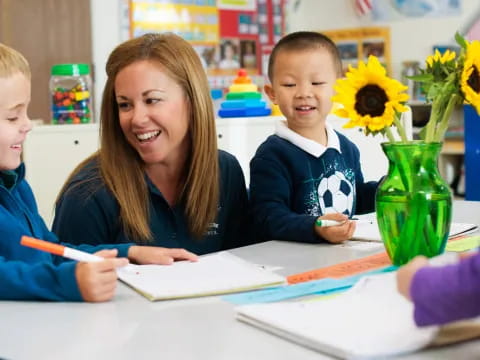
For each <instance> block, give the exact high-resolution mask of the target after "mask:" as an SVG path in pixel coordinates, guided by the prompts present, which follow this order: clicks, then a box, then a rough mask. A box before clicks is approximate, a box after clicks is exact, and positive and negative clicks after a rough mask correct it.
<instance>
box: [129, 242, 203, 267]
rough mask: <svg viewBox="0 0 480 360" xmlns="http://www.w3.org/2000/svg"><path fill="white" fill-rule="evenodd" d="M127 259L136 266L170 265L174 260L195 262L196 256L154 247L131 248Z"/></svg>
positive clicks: (187, 252)
mask: <svg viewBox="0 0 480 360" xmlns="http://www.w3.org/2000/svg"><path fill="white" fill-rule="evenodd" d="M128 258H129V259H130V260H132V261H133V262H135V263H137V264H160V265H170V264H172V263H173V262H174V261H176V260H190V261H197V260H198V256H197V255H195V254H194V253H191V252H190V251H187V250H185V249H167V248H163V247H156V246H136V245H134V246H131V247H130V249H129V250H128Z"/></svg>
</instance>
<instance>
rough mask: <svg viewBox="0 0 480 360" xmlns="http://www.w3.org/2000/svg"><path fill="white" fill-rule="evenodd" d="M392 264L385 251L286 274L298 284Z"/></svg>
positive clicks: (339, 276)
mask: <svg viewBox="0 0 480 360" xmlns="http://www.w3.org/2000/svg"><path fill="white" fill-rule="evenodd" d="M388 265H392V262H391V260H390V258H389V257H388V255H387V253H386V252H382V253H380V254H375V255H370V256H367V257H364V258H361V259H356V260H351V261H347V262H343V263H339V264H335V265H332V266H327V267H324V268H320V269H316V270H310V271H307V272H304V273H300V274H294V275H290V276H287V281H288V283H289V284H298V283H301V282H305V281H310V280H317V279H323V278H327V277H328V278H341V277H344V276H350V275H354V274H358V273H361V272H365V271H369V270H374V269H378V268H380V267H383V266H388Z"/></svg>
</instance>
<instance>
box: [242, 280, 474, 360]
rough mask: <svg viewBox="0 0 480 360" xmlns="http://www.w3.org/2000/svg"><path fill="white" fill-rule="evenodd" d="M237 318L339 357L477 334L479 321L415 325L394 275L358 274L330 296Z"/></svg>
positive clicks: (255, 309)
mask: <svg viewBox="0 0 480 360" xmlns="http://www.w3.org/2000/svg"><path fill="white" fill-rule="evenodd" d="M235 311H236V317H237V319H238V320H240V321H243V322H246V323H248V324H251V325H254V326H256V327H259V328H261V329H263V330H266V331H268V332H271V333H273V334H275V335H278V336H280V337H283V338H285V339H287V340H290V341H293V342H295V343H298V344H300V345H303V346H306V347H308V348H311V349H313V350H317V351H320V352H324V353H326V354H330V355H333V356H336V357H339V358H342V359H362V358H379V357H380V358H384V357H386V356H392V355H397V354H402V353H408V352H412V351H415V350H419V349H421V348H424V347H427V346H430V345H433V344H435V345H441V344H447V343H452V342H458V341H461V340H466V339H470V338H474V337H478V336H480V321H474V322H465V323H463V324H462V323H460V322H459V323H454V324H453V326H455V327H456V329H455V331H452V329H451V328H449V327H448V326H447V327H442V328H440V327H436V326H429V327H424V328H419V327H417V326H416V325H415V323H414V321H413V305H412V304H411V303H410V302H409V301H407V300H406V299H405V298H404V297H402V296H401V295H400V294H399V293H398V292H397V290H396V282H395V273H387V274H382V275H374V276H370V277H366V278H363V279H362V280H360V281H359V283H357V285H355V286H354V287H353V288H352V289H351V290H349V291H347V292H345V293H344V294H342V295H339V296H336V297H334V298H330V299H324V300H316V301H303V302H283V303H273V304H255V305H244V306H239V307H236V308H235Z"/></svg>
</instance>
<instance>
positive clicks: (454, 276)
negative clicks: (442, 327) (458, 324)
mask: <svg viewBox="0 0 480 360" xmlns="http://www.w3.org/2000/svg"><path fill="white" fill-rule="evenodd" d="M410 294H411V298H412V300H413V303H414V305H415V313H414V318H415V322H416V324H417V325H419V326H426V325H433V324H445V323H447V322H451V321H456V320H461V319H466V318H471V317H475V316H478V315H480V252H477V253H476V254H475V255H473V256H471V257H469V258H467V259H464V260H462V261H460V262H459V263H457V264H454V265H448V266H444V267H441V268H438V267H431V266H429V267H425V268H422V269H420V270H418V271H417V273H416V274H415V276H414V277H413V281H412V285H411V287H410Z"/></svg>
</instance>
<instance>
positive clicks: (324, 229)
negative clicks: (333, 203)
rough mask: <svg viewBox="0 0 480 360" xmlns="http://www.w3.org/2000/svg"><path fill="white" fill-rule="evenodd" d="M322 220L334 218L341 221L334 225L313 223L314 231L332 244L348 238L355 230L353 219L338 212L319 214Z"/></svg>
mask: <svg viewBox="0 0 480 360" xmlns="http://www.w3.org/2000/svg"><path fill="white" fill-rule="evenodd" d="M319 219H322V220H335V221H338V222H341V223H342V224H341V225H336V226H318V225H315V231H316V233H317V234H318V235H319V236H320V237H322V238H323V239H325V240H327V241H328V242H330V243H332V244H339V243H341V242H343V241H345V240H348V239H350V238H351V237H352V236H353V232H354V231H355V221H351V220H348V216H347V215H344V214H340V213H335V214H327V215H323V216H320V217H319Z"/></svg>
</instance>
